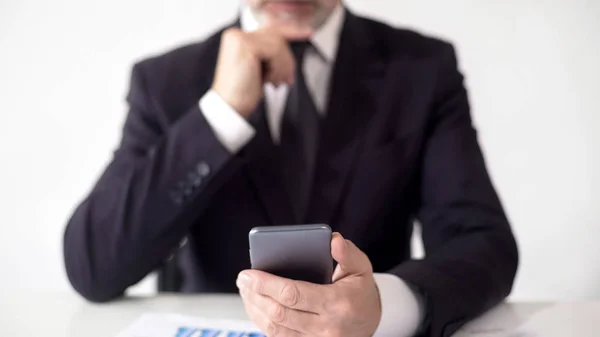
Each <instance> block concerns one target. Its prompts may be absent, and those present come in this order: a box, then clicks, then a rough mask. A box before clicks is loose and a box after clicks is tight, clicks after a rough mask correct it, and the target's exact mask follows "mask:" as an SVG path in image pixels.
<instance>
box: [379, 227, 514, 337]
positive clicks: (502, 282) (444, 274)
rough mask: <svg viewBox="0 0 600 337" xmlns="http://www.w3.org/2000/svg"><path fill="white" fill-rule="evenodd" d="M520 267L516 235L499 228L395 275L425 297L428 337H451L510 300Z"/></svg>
mask: <svg viewBox="0 0 600 337" xmlns="http://www.w3.org/2000/svg"><path fill="white" fill-rule="evenodd" d="M498 227H499V228H500V227H503V226H498ZM517 264H518V253H517V247H516V244H515V240H514V237H513V235H512V233H511V232H510V231H509V230H504V229H498V230H489V231H487V230H483V231H481V232H477V231H474V232H471V233H464V234H461V235H458V236H456V237H454V238H452V239H451V240H449V241H448V243H447V244H445V245H442V246H440V247H439V249H436V250H435V251H432V252H431V253H430V254H429V253H428V255H427V257H426V258H425V259H423V260H416V261H409V262H406V263H403V264H401V265H399V266H397V267H396V268H394V269H392V270H391V271H390V272H391V273H393V274H395V275H397V276H398V277H400V278H402V279H403V280H405V281H406V282H408V283H410V284H411V285H414V286H416V287H417V288H418V289H419V291H420V292H421V293H423V294H424V295H425V299H426V301H425V303H426V308H427V312H426V321H425V322H426V323H427V324H426V326H425V329H424V330H425V331H427V336H435V337H438V336H444V337H446V336H451V334H452V333H454V332H455V331H456V330H457V329H458V328H460V327H461V326H462V325H463V324H464V323H466V322H467V321H468V320H469V319H472V318H474V317H475V316H476V315H478V314H480V313H482V312H483V311H485V310H487V309H489V308H491V307H493V306H494V305H496V304H498V303H499V302H501V301H502V300H503V299H504V298H505V297H506V296H508V294H509V293H510V291H511V288H512V284H513V280H514V276H515V273H516V270H517Z"/></svg>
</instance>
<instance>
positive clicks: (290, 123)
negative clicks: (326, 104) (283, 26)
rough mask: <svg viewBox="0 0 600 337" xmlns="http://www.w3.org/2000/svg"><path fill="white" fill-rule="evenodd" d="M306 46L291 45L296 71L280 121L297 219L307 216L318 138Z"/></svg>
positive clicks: (287, 180) (288, 185) (284, 161)
mask: <svg viewBox="0 0 600 337" xmlns="http://www.w3.org/2000/svg"><path fill="white" fill-rule="evenodd" d="M309 46H310V43H309V42H293V43H291V44H290V47H291V49H292V52H293V54H294V58H295V59H296V74H295V77H294V85H293V86H292V87H291V88H290V92H289V95H288V99H287V102H286V106H285V111H284V113H283V118H282V122H281V142H280V148H281V159H282V160H281V162H282V166H283V176H284V181H285V183H286V188H287V191H288V194H289V196H290V199H291V201H292V204H293V208H294V211H295V213H296V214H295V215H296V219H297V220H298V221H299V222H301V221H303V218H304V216H305V215H306V211H307V209H306V208H307V207H308V202H309V199H310V195H309V194H310V190H311V186H312V177H313V172H314V167H315V159H316V155H317V141H318V138H319V114H318V112H317V108H316V106H315V103H314V101H313V99H312V97H311V95H310V93H309V91H308V88H307V86H306V82H305V81H304V72H303V71H302V69H303V64H304V54H305V51H306V49H307V48H308V47H309Z"/></svg>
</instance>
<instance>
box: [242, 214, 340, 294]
mask: <svg viewBox="0 0 600 337" xmlns="http://www.w3.org/2000/svg"><path fill="white" fill-rule="evenodd" d="M331 234H332V233H331V228H330V227H329V226H327V225H324V224H316V225H290V226H270V227H256V228H253V229H252V230H251V231H250V233H249V235H248V239H249V241H250V262H251V264H252V269H258V270H262V271H265V272H268V273H271V274H274V275H277V276H280V277H285V278H289V279H292V280H299V281H306V282H311V283H317V284H330V283H331V282H332V280H331V279H332V275H333V258H332V257H331Z"/></svg>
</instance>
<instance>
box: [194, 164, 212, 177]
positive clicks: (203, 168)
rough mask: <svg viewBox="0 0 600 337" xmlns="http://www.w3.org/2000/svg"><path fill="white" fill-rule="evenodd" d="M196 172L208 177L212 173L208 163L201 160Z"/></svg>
mask: <svg viewBox="0 0 600 337" xmlns="http://www.w3.org/2000/svg"><path fill="white" fill-rule="evenodd" d="M196 172H198V174H199V175H200V176H201V177H206V176H208V175H209V174H210V167H209V166H208V164H207V163H205V162H201V163H200V164H198V166H196Z"/></svg>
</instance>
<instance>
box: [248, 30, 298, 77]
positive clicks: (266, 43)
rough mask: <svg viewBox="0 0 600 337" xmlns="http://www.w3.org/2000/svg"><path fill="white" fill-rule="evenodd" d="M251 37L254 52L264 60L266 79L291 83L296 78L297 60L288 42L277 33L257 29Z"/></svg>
mask: <svg viewBox="0 0 600 337" xmlns="http://www.w3.org/2000/svg"><path fill="white" fill-rule="evenodd" d="M249 38H250V39H251V41H252V45H253V47H254V53H255V54H256V56H257V57H258V58H259V59H261V60H262V62H263V69H264V71H265V75H266V76H265V80H266V81H267V82H271V83H273V84H276V83H277V82H279V83H281V82H285V83H288V84H291V82H292V81H293V78H294V71H295V67H296V61H295V60H294V56H293V55H292V52H291V50H290V47H289V44H288V42H287V41H286V40H285V39H284V38H283V37H281V36H280V35H277V34H275V33H270V32H269V31H257V32H254V33H251V34H250V35H249Z"/></svg>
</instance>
